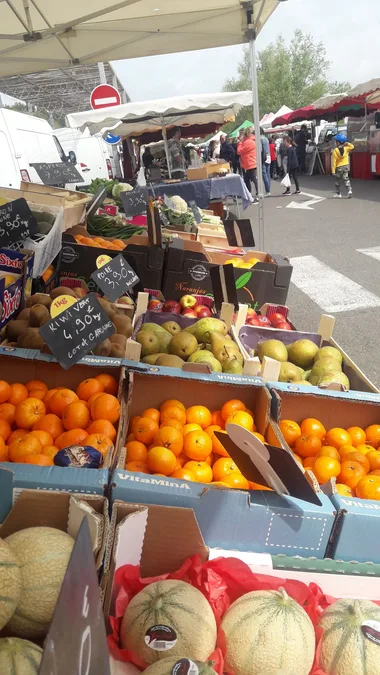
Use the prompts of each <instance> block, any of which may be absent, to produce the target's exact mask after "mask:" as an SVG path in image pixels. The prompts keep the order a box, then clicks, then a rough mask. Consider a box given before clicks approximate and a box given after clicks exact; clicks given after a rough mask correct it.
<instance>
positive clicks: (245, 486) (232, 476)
mask: <svg viewBox="0 0 380 675" xmlns="http://www.w3.org/2000/svg"><path fill="white" fill-rule="evenodd" d="M223 483H226V484H227V485H228V487H230V488H237V489H240V490H249V482H248V481H247V479H246V478H244V476H242V474H241V473H236V472H232V473H229V474H227V476H224V478H223ZM260 489H262V488H260Z"/></svg>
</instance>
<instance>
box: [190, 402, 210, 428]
mask: <svg viewBox="0 0 380 675" xmlns="http://www.w3.org/2000/svg"><path fill="white" fill-rule="evenodd" d="M186 422H187V424H199V426H201V427H202V429H206V427H209V426H210V424H211V422H212V418H211V413H210V411H209V409H208V408H206V407H205V406H204V405H193V406H191V408H188V409H187V410H186Z"/></svg>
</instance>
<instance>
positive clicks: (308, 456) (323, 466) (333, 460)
mask: <svg viewBox="0 0 380 675" xmlns="http://www.w3.org/2000/svg"><path fill="white" fill-rule="evenodd" d="M280 429H281V431H282V434H283V436H284V438H285V440H286V442H287V444H288V445H289V446H290V448H291V449H292V451H293V454H294V456H295V458H296V459H297V460H298V461H299V462H300V463H301V464H302V465H303V466H304V467H305V469H311V471H312V472H313V474H314V476H315V477H316V479H317V481H318V482H319V484H320V485H323V483H326V482H327V481H328V480H330V478H335V479H336V490H337V492H338V494H340V495H343V496H344V497H359V498H360V499H374V500H376V501H380V424H371V425H370V426H368V427H367V428H366V429H362V428H361V427H355V426H352V427H349V428H348V429H341V428H340V427H333V428H332V429H329V430H326V429H325V427H324V426H323V424H322V423H321V422H320V421H319V420H317V419H314V418H311V417H309V418H307V419H305V420H303V422H301V424H300V425H299V424H297V422H294V421H293V420H281V421H280Z"/></svg>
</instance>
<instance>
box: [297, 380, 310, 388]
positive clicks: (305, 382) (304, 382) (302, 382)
mask: <svg viewBox="0 0 380 675" xmlns="http://www.w3.org/2000/svg"><path fill="white" fill-rule="evenodd" d="M297 384H307V385H308V386H309V387H312V384H311V382H308V381H307V380H300V381H299V382H297Z"/></svg>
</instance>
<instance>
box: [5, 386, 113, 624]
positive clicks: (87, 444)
mask: <svg viewBox="0 0 380 675" xmlns="http://www.w3.org/2000/svg"><path fill="white" fill-rule="evenodd" d="M117 392H118V382H117V381H116V379H115V378H114V377H113V376H112V375H108V374H106V373H103V374H100V375H96V377H93V378H88V379H87V380H84V381H82V382H81V383H80V384H79V385H78V387H77V388H76V391H74V390H73V389H69V388H67V387H55V388H53V389H49V388H48V386H47V385H46V384H45V382H43V381H41V380H30V381H28V382H16V383H13V384H9V383H8V382H6V381H5V380H0V462H16V463H22V464H34V465H38V466H54V465H56V466H70V465H74V464H73V463H72V462H70V459H69V458H70V456H71V457H72V458H74V457H75V452H77V456H78V457H79V455H80V457H81V458H82V460H83V461H82V462H81V463H79V466H90V467H94V468H97V467H100V466H101V465H102V464H103V462H104V460H105V459H106V457H107V454H108V453H109V452H111V451H112V449H113V446H114V443H115V440H116V435H117V425H118V421H119V417H120V404H119V401H118V399H117ZM73 446H78V451H73V450H71V449H72V448H73ZM83 448H85V450H83ZM73 453H74V454H73ZM78 453H79V454H78ZM85 457H87V459H86V461H84V460H85ZM89 462H90V464H89ZM0 614H1V612H0Z"/></svg>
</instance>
